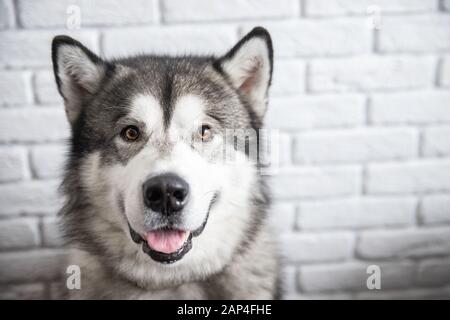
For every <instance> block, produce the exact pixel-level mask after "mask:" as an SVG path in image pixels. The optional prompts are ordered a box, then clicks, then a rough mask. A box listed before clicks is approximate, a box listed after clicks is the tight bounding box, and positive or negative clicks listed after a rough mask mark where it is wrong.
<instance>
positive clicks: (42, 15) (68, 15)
mask: <svg viewBox="0 0 450 320" xmlns="http://www.w3.org/2000/svg"><path fill="white" fill-rule="evenodd" d="M155 7H156V6H155V1H154V0H127V1H126V2H125V1H121V0H96V1H89V0H62V1H61V0H41V1H38V2H36V1H33V0H19V1H18V11H19V20H20V23H21V25H22V26H23V27H25V28H40V27H45V28H48V27H66V26H70V27H73V28H83V27H86V26H110V25H114V26H121V25H130V24H146V23H153V22H155V20H156V13H155ZM78 10H79V11H78ZM78 12H79V17H80V25H79V26H75V25H73V23H74V22H75V20H74V19H76V18H77V15H78Z"/></svg>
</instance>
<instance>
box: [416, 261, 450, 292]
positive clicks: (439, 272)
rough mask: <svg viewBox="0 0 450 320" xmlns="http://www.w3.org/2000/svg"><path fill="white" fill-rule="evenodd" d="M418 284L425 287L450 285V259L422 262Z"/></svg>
mask: <svg viewBox="0 0 450 320" xmlns="http://www.w3.org/2000/svg"><path fill="white" fill-rule="evenodd" d="M416 282H417V283H418V284H420V285H425V286H432V285H436V286H442V285H444V284H450V258H443V259H429V260H425V261H422V262H421V263H420V264H419V268H418V271H417V276H416Z"/></svg>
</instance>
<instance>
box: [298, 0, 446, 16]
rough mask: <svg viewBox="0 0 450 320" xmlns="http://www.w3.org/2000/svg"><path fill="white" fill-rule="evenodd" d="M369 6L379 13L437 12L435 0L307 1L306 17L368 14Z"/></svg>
mask: <svg viewBox="0 0 450 320" xmlns="http://www.w3.org/2000/svg"><path fill="white" fill-rule="evenodd" d="M371 6H376V7H379V8H380V10H381V11H380V13H381V14H383V13H414V12H428V11H435V10H437V7H438V6H437V1H436V0H359V1H354V0H336V1H329V0H307V1H306V4H305V14H306V16H313V17H316V16H334V15H355V14H361V15H365V14H368V12H367V10H368V8H369V7H371Z"/></svg>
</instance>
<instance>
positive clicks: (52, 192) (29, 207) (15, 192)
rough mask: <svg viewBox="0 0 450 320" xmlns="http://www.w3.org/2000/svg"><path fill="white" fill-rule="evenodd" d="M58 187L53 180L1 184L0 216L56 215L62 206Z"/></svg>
mask: <svg viewBox="0 0 450 320" xmlns="http://www.w3.org/2000/svg"><path fill="white" fill-rule="evenodd" d="M58 185H59V181H53V180H49V181H47V180H46V181H29V182H26V183H23V182H21V183H8V184H0V203H1V204H2V205H1V206H0V216H1V215H18V214H22V213H26V214H43V213H44V214H48V213H50V214H52V213H53V214H54V213H55V212H56V210H57V209H58V208H59V205H60V203H59V201H60V198H59V197H58V196H57V187H58Z"/></svg>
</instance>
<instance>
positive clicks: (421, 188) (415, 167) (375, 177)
mask: <svg viewBox="0 0 450 320" xmlns="http://www.w3.org/2000/svg"><path fill="white" fill-rule="evenodd" d="M448 190H450V161H449V160H446V159H444V160H422V161H411V162H403V163H400V162H399V163H383V164H371V165H369V167H368V174H367V191H368V193H371V194H393V193H413V192H439V191H448Z"/></svg>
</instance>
